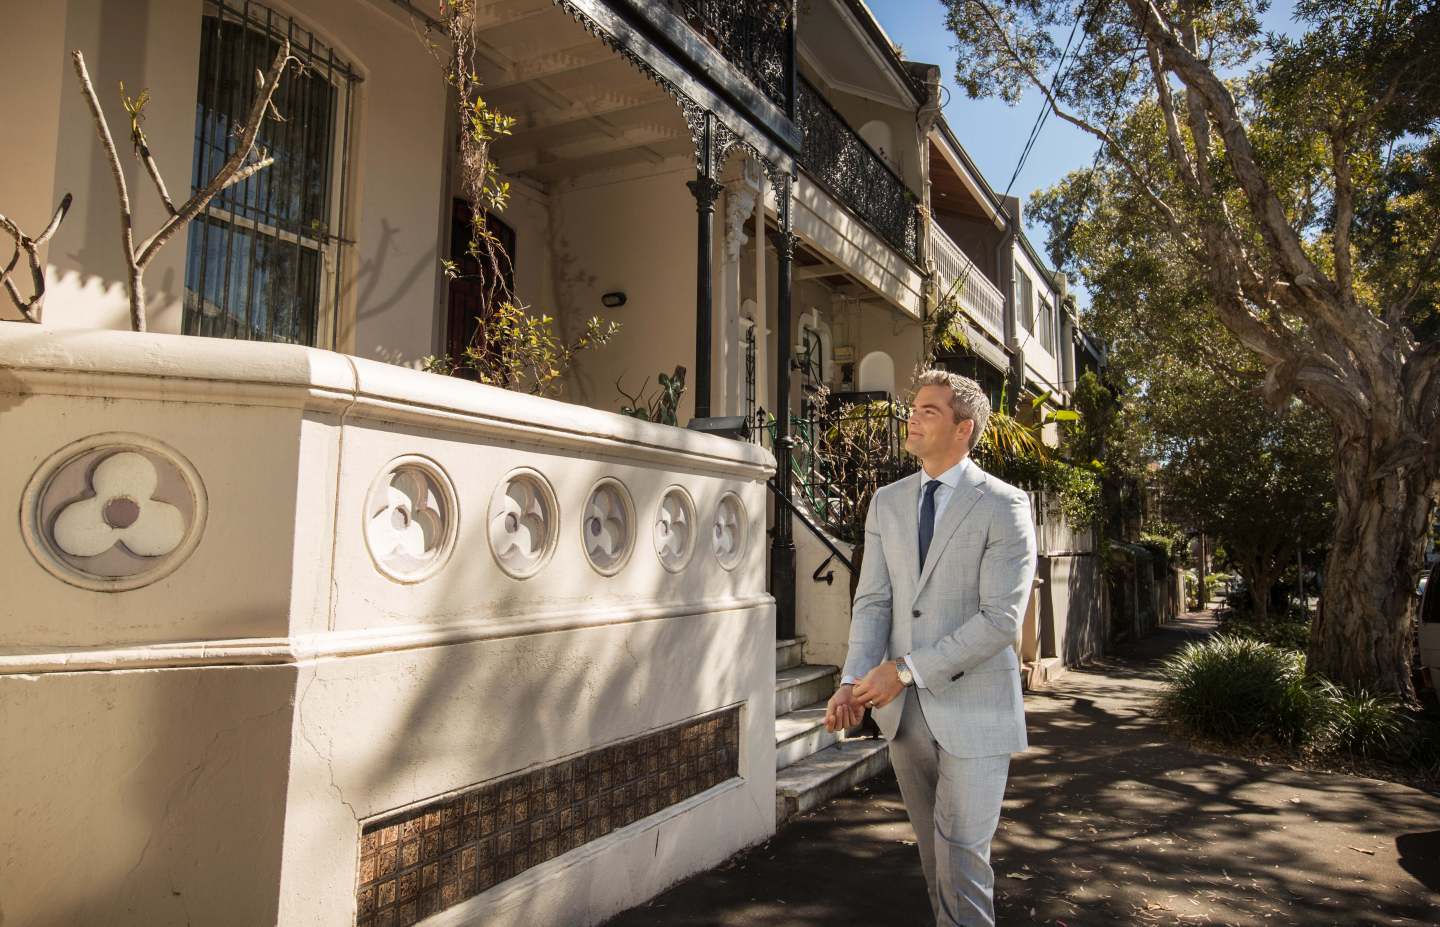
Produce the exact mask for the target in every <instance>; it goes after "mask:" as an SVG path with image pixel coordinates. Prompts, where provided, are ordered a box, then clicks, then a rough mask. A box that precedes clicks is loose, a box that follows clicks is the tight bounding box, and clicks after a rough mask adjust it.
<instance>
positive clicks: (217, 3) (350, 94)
mask: <svg viewBox="0 0 1440 927" xmlns="http://www.w3.org/2000/svg"><path fill="white" fill-rule="evenodd" d="M226 23H230V24H233V25H236V26H239V27H240V28H241V29H243V30H245V31H246V33H247V34H248V36H249V37H254V36H259V37H261V40H263V41H266V42H278V41H283V40H286V39H288V40H289V41H290V45H291V54H292V55H293V56H294V57H296V58H297V59H299V60H300V61H301V62H302V64H304V66H305V69H306V74H307V76H310V77H312V78H315V79H319V80H322V81H324V82H325V83H327V84H329V86H330V88H331V90H332V93H333V95H332V96H331V98H330V100H329V101H327V102H328V105H329V108H330V117H329V119H330V123H331V124H330V126H329V132H328V133H326V134H327V136H328V137H327V139H326V144H328V145H329V149H330V150H329V157H328V158H326V159H325V160H324V164H325V167H324V183H325V187H324V193H323V195H324V198H325V205H324V209H323V223H324V224H323V227H322V228H321V229H320V230H319V234H314V235H312V234H306V233H305V232H304V231H298V230H296V229H293V228H284V227H281V226H280V225H278V224H276V223H275V222H274V221H266V220H267V219H268V220H274V219H276V218H279V217H278V215H277V214H275V213H273V212H272V213H271V214H270V215H262V216H259V217H257V216H256V214H257V213H263V212H265V208H253V207H249V206H248V199H249V190H250V186H249V185H250V184H251V183H256V184H258V183H261V182H265V181H262V179H261V178H260V175H261V174H264V173H266V172H269V171H275V170H277V169H278V168H279V166H280V165H279V164H276V165H272V166H271V167H267V168H265V169H264V170H263V171H260V172H258V173H257V174H256V175H252V177H250V178H247V179H246V180H245V181H242V183H241V184H239V185H237V186H238V187H239V192H237V194H236V196H234V197H231V198H230V200H229V201H227V199H226V198H225V196H224V195H223V194H221V195H217V196H216V197H215V198H214V199H212V200H211V201H210V202H209V203H208V204H207V205H206V207H205V209H203V210H202V211H201V212H200V214H199V215H197V216H196V218H195V223H192V229H191V234H192V235H194V234H197V232H196V229H197V228H199V229H200V230H199V231H198V236H199V241H198V243H197V242H196V241H195V240H194V239H193V238H187V250H186V258H185V266H186V273H185V284H184V288H183V289H184V294H185V296H184V301H185V304H186V305H185V306H184V308H183V309H182V330H183V331H184V332H185V333H187V334H191V333H195V334H198V333H199V332H198V331H194V330H195V329H198V328H199V327H200V321H199V319H198V318H196V319H195V320H193V321H192V317H191V313H192V311H195V312H198V311H201V310H199V309H197V310H192V309H191V308H190V307H189V303H190V300H191V294H192V292H193V293H195V294H196V295H197V296H198V300H197V301H198V303H199V304H200V306H202V307H203V304H204V302H205V295H204V294H205V292H206V291H207V290H208V288H209V287H208V285H207V284H208V283H209V280H208V277H207V273H208V270H209V269H208V267H207V263H208V259H209V245H208V242H209V235H210V232H209V226H210V225H211V223H215V224H218V225H221V226H226V227H228V228H230V229H234V230H237V231H239V232H242V233H245V234H246V235H248V236H249V237H250V238H251V244H250V246H249V248H250V256H249V257H248V258H244V259H243V263H244V264H245V265H246V272H247V273H248V277H249V279H248V281H247V284H246V285H247V287H250V289H248V290H247V295H246V306H247V308H248V307H249V306H250V304H251V300H252V299H253V298H254V297H253V295H252V294H253V288H254V284H255V281H256V278H257V276H258V273H257V270H258V268H257V257H256V256H257V254H258V251H257V245H256V243H255V242H256V241H257V240H258V239H261V238H263V239H265V240H266V241H267V242H270V243H273V244H274V245H276V246H291V247H293V248H294V249H295V253H296V254H297V256H298V255H299V253H300V252H301V251H302V250H304V251H308V252H309V253H310V254H312V255H313V256H314V258H315V261H316V265H317V267H318V275H317V276H318V280H317V281H316V286H315V305H314V307H313V318H312V320H311V330H310V341H309V343H308V344H306V343H304V342H298V341H295V342H292V341H289V340H288V339H285V338H283V337H279V338H277V337H266V338H252V337H249V336H248V335H247V336H245V337H242V338H238V339H236V340H250V341H262V342H269V343H278V344H303V345H304V346H306V347H328V348H330V349H335V348H336V347H337V339H338V331H339V317H340V304H341V299H342V295H341V291H342V286H341V283H342V269H343V264H344V260H345V254H344V252H343V251H342V248H343V247H345V246H352V245H354V244H355V242H354V241H353V240H351V239H350V238H349V237H348V236H347V231H348V228H347V226H348V221H349V211H350V210H349V206H350V203H349V199H350V195H351V185H352V184H351V181H352V177H351V176H350V175H351V171H352V161H353V158H352V152H351V144H352V140H353V137H354V123H355V97H356V94H357V91H358V85H359V84H360V83H361V82H362V81H363V79H364V78H363V77H362V76H361V75H360V74H359V73H358V71H357V70H356V69H355V67H354V66H353V65H352V64H351V63H350V62H349V61H348V60H347V59H346V58H345V57H342V56H341V55H339V54H337V52H336V49H335V45H334V43H333V42H331V41H329V40H327V39H326V38H325V37H323V36H321V35H319V34H317V33H316V31H315V30H314V29H312V28H311V27H310V26H309V25H308V24H307V23H305V22H303V21H301V20H299V19H298V18H297V17H296V16H295V15H294V14H293V13H292V12H291V11H289V10H287V9H285V8H283V7H278V6H272V5H269V4H264V3H259V2H255V0H204V3H203V4H202V5H201V20H200V41H201V43H202V45H203V43H204V42H205V41H206V35H205V31H206V30H207V29H211V28H214V29H216V30H217V33H219V32H222V31H223V27H224V25H225V24H226ZM249 40H250V39H249V38H247V41H249ZM215 53H216V54H218V55H219V56H220V60H221V61H223V60H224V55H225V54H226V51H225V50H220V49H217V50H216V52H215ZM230 53H231V54H233V53H234V52H230ZM241 53H242V54H243V51H242V52H241ZM223 70H224V69H223V66H221V65H220V64H219V63H217V64H216V66H215V68H214V70H213V72H211V73H206V69H205V68H204V67H202V68H201V69H200V73H199V74H198V75H197V80H196V88H195V101H196V102H195V106H196V120H197V121H196V127H195V149H194V153H193V155H192V180H191V183H192V189H194V185H195V183H196V182H200V183H204V182H208V180H209V176H204V177H195V176H193V175H194V170H195V165H196V164H197V163H198V164H200V165H201V166H204V165H207V164H208V163H209V161H208V154H209V153H208V152H207V151H205V149H204V147H202V146H206V145H210V144H212V143H210V142H209V141H208V140H206V139H204V138H202V134H203V133H204V131H205V128H204V126H203V124H202V122H201V120H202V118H203V114H202V108H203V107H206V106H210V105H213V101H215V100H216V99H217V95H218V94H219V93H221V92H222V90H221V88H218V87H216V86H215V83H216V82H219V81H223V79H224V76H223V73H222V72H223ZM295 73H296V72H295V71H294V65H291V69H290V70H288V71H287V73H286V75H285V76H284V77H283V78H282V82H283V81H285V80H289V79H292V78H293V76H294V75H295ZM281 92H282V93H283V92H284V84H283V83H282V89H281ZM282 115H286V114H284V113H282ZM232 117H233V114H232ZM270 118H273V117H270ZM300 131H301V132H303V131H304V129H303V128H301V129H300ZM301 176H302V177H305V176H306V175H304V174H302V175H301ZM268 182H271V183H274V182H275V181H273V180H270V181H268ZM236 207H239V208H238V209H237V208H236ZM300 219H301V222H302V224H303V219H304V216H303V207H302V215H301V216H300ZM202 227H203V228H202ZM232 234H233V233H232ZM196 247H198V248H199V249H201V251H202V254H201V256H200V258H199V270H198V279H196V280H194V281H192V279H191V274H190V267H191V263H192V260H194V258H193V256H192V254H191V250H192V249H194V248H196ZM242 247H243V245H242ZM230 262H231V257H230V251H229V246H227V247H226V254H225V258H224V263H226V264H229V263H230ZM296 264H297V267H298V264H299V262H298V261H297V262H296ZM220 272H221V273H224V274H226V280H225V282H224V283H223V284H222V287H223V290H224V294H223V302H224V303H225V304H226V308H225V310H224V312H225V314H226V315H231V313H230V311H229V308H228V304H229V297H230V293H231V286H232V284H231V283H230V281H229V279H228V277H229V273H230V268H229V267H222V268H220ZM294 273H295V276H294V277H293V278H292V280H293V282H294V283H295V284H296V285H294V286H292V287H291V289H292V291H296V292H298V291H299V290H300V289H301V287H300V286H299V285H298V284H299V283H301V282H302V278H301V277H300V276H299V271H298V270H296V271H295V272H294ZM192 282H194V283H195V284H197V285H196V287H195V288H193V289H192V286H191V284H192ZM297 302H298V299H297ZM262 318H267V320H268V312H267V313H266V316H263V317H262ZM254 321H255V319H254V317H253V315H252V314H251V313H248V312H247V318H246V319H244V320H242V324H248V325H249V326H250V328H251V329H252V330H253V329H254ZM272 330H273V324H271V325H269V326H267V331H272ZM216 337H226V338H230V337H233V336H231V335H229V334H228V333H227V334H220V335H217V336H216Z"/></svg>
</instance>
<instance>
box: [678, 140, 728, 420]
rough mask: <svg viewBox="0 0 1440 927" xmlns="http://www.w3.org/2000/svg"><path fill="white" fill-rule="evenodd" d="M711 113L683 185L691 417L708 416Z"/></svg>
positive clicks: (713, 193) (715, 185)
mask: <svg viewBox="0 0 1440 927" xmlns="http://www.w3.org/2000/svg"><path fill="white" fill-rule="evenodd" d="M714 121H715V116H714V114H713V113H708V112H707V113H706V114H705V128H704V137H703V138H702V139H701V141H700V148H701V150H700V158H699V161H700V167H699V169H698V170H697V171H696V172H695V179H694V180H692V181H690V182H689V183H688V184H686V186H687V187H689V188H690V193H691V194H693V195H694V197H695V218H696V223H697V225H696V230H697V233H698V234H697V235H696V240H697V252H696V260H695V417H696V418H708V417H709V416H710V319H711V311H712V310H711V306H712V298H711V276H712V272H711V264H712V262H713V254H712V251H713V244H712V241H713V234H714V233H713V229H714V225H715V223H714V219H715V199H716V197H718V196H719V195H720V191H721V190H722V189H723V187H721V185H720V182H719V181H718V180H716V179H715V171H716V170H717V167H718V165H716V163H715V161H716V158H715V153H714V144H715V142H714V138H715V132H714Z"/></svg>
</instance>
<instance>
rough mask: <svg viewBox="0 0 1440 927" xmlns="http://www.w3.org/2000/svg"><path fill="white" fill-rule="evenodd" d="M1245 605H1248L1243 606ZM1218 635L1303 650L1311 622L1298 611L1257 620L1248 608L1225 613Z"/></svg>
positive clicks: (1306, 644) (1307, 643)
mask: <svg viewBox="0 0 1440 927" xmlns="http://www.w3.org/2000/svg"><path fill="white" fill-rule="evenodd" d="M1246 604H1247V606H1248V602H1247V603H1246ZM1220 632H1221V633H1222V634H1228V635H1231V636H1232V637H1243V638H1245V639H1246V640H1252V641H1258V642H1260V643H1262V644H1274V645H1275V646H1276V647H1283V648H1285V649H1287V650H1304V649H1305V648H1306V647H1307V646H1308V645H1309V643H1310V620H1309V619H1308V618H1305V617H1301V616H1300V614H1299V613H1298V612H1297V613H1295V614H1288V615H1271V616H1270V618H1269V619H1268V620H1266V621H1260V620H1259V619H1257V618H1256V617H1255V616H1254V614H1253V613H1251V612H1250V611H1249V609H1248V607H1247V608H1243V609H1240V608H1236V609H1230V610H1227V611H1226V612H1225V613H1224V614H1222V615H1221V616H1220Z"/></svg>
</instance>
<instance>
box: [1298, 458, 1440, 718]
mask: <svg viewBox="0 0 1440 927" xmlns="http://www.w3.org/2000/svg"><path fill="white" fill-rule="evenodd" d="M1351 447H1353V444H1351V443H1342V445H1341V451H1340V453H1339V454H1338V455H1337V459H1336V462H1335V481H1336V484H1337V485H1336V507H1335V530H1334V535H1333V538H1332V544H1331V547H1330V552H1329V555H1328V556H1327V557H1326V560H1325V577H1324V583H1323V586H1322V587H1321V589H1320V607H1319V609H1318V611H1317V614H1316V618H1315V623H1314V625H1313V626H1312V627H1311V630H1310V649H1309V653H1308V655H1307V666H1308V668H1309V669H1310V670H1311V671H1313V672H1316V673H1319V674H1320V675H1322V676H1325V677H1326V678H1328V679H1330V680H1332V681H1334V682H1338V683H1341V684H1344V685H1347V686H1351V687H1356V688H1365V689H1367V690H1369V691H1370V692H1373V693H1389V694H1393V695H1397V696H1399V697H1400V698H1402V699H1404V700H1406V701H1407V702H1411V703H1413V702H1414V700H1415V688H1414V685H1413V682H1414V680H1413V679H1412V676H1411V662H1412V659H1413V656H1414V652H1415V626H1414V621H1415V595H1414V589H1415V577H1416V574H1417V573H1418V571H1419V569H1420V561H1421V557H1422V556H1423V552H1424V539H1425V534H1426V531H1427V530H1428V527H1429V524H1430V518H1431V516H1432V513H1433V511H1434V508H1435V494H1436V492H1437V489H1440V486H1437V484H1440V480H1437V479H1436V478H1435V476H1434V475H1431V474H1425V473H1422V472H1420V471H1421V468H1420V467H1419V466H1414V467H1410V468H1408V469H1406V470H1403V471H1399V470H1391V471H1389V472H1388V473H1387V474H1385V475H1383V476H1382V477H1381V478H1378V479H1375V478H1372V474H1371V468H1370V458H1369V455H1367V454H1365V453H1363V452H1362V453H1355V454H1348V453H1347V452H1346V451H1347V450H1348V449H1349V448H1351Z"/></svg>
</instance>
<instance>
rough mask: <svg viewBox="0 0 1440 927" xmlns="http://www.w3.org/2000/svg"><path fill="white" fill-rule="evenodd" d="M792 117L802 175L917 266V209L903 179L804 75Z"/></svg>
mask: <svg viewBox="0 0 1440 927" xmlns="http://www.w3.org/2000/svg"><path fill="white" fill-rule="evenodd" d="M795 121H796V124H797V126H798V127H799V129H800V131H801V132H802V133H804V136H805V140H804V143H803V144H802V146H801V149H800V166H801V167H802V168H804V170H805V173H807V174H809V175H810V177H811V178H812V179H813V180H814V181H815V182H816V184H818V185H819V186H820V187H821V188H823V189H824V190H825V192H826V193H828V194H830V195H831V196H832V197H834V198H835V199H836V200H838V201H839V202H840V203H841V204H842V205H844V206H845V208H846V209H848V210H849V211H850V212H852V213H854V214H855V216H856V218H858V219H859V220H860V221H861V222H862V223H864V225H865V226H866V227H867V228H869V229H870V231H872V232H874V233H875V234H876V235H878V236H880V237H881V238H883V239H884V240H885V241H886V242H887V243H888V244H889V245H890V246H891V247H893V248H894V249H895V250H896V252H898V253H899V254H901V255H903V256H904V257H905V259H906V260H908V261H910V262H911V263H912V264H918V263H919V260H920V257H919V241H920V213H919V210H918V209H917V206H916V197H915V194H914V193H912V192H910V188H909V187H907V186H905V181H903V180H901V179H900V176H899V175H898V174H896V173H895V171H893V170H892V169H891V168H890V165H888V164H886V163H885V161H884V159H882V158H881V157H880V156H879V155H878V154H876V153H875V150H874V149H872V148H871V147H870V146H869V145H868V144H866V142H865V140H864V139H863V138H861V137H860V135H859V133H857V132H856V131H855V130H854V129H852V128H850V125H849V123H847V122H846V121H845V119H844V117H843V116H841V115H840V114H839V113H838V112H836V111H835V108H834V107H832V106H831V105H830V104H829V103H828V102H827V101H826V100H825V97H824V96H823V95H822V94H821V92H820V91H819V90H818V89H816V87H815V86H814V85H813V84H811V83H810V82H809V81H807V80H805V79H804V78H797V83H796V95H795Z"/></svg>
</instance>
